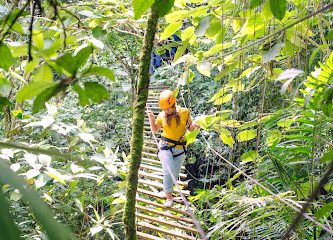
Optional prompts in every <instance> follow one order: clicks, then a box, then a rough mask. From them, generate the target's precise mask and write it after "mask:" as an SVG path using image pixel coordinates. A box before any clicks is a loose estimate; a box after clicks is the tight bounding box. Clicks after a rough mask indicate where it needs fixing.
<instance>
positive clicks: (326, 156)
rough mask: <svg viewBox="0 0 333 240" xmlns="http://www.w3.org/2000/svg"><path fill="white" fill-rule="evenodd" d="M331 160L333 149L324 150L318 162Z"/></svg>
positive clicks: (332, 159)
mask: <svg viewBox="0 0 333 240" xmlns="http://www.w3.org/2000/svg"><path fill="white" fill-rule="evenodd" d="M328 161H333V150H331V151H328V152H326V153H325V154H324V155H323V156H322V157H321V158H320V162H322V163H323V162H328Z"/></svg>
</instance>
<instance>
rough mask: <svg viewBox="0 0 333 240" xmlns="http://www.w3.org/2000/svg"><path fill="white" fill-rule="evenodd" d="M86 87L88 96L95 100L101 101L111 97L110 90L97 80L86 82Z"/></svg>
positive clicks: (96, 101)
mask: <svg viewBox="0 0 333 240" xmlns="http://www.w3.org/2000/svg"><path fill="white" fill-rule="evenodd" d="M84 88H85V91H86V94H87V97H88V98H90V99H91V100H92V101H93V102H95V103H99V102H101V101H102V100H104V99H107V98H108V97H109V92H108V90H106V89H105V87H103V86H102V85H101V84H99V83H97V82H85V83H84Z"/></svg>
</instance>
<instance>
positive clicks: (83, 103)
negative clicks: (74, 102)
mask: <svg viewBox="0 0 333 240" xmlns="http://www.w3.org/2000/svg"><path fill="white" fill-rule="evenodd" d="M73 89H74V91H75V92H77V93H78V94H79V103H80V105H81V106H86V105H88V104H89V99H88V97H87V94H86V91H85V90H84V89H83V88H81V87H80V85H79V84H78V83H75V85H74V87H73Z"/></svg>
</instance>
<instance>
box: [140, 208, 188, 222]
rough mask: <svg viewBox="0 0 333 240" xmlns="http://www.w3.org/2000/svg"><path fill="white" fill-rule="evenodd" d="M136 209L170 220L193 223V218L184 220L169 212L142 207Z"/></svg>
mask: <svg viewBox="0 0 333 240" xmlns="http://www.w3.org/2000/svg"><path fill="white" fill-rule="evenodd" d="M136 208H137V209H139V210H141V211H142V212H149V213H153V214H157V215H162V216H164V217H168V218H172V219H175V220H177V221H182V222H187V223H193V220H192V219H191V218H184V217H180V216H177V215H174V214H171V213H168V212H165V211H164V212H162V211H157V210H154V209H151V208H147V207H143V206H140V205H136Z"/></svg>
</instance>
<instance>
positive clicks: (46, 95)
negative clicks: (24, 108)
mask: <svg viewBox="0 0 333 240" xmlns="http://www.w3.org/2000/svg"><path fill="white" fill-rule="evenodd" d="M61 90H62V87H61V85H60V84H59V83H58V84H54V83H52V84H51V86H50V87H48V88H46V89H45V90H44V91H43V92H41V93H40V94H39V95H37V97H36V99H35V101H34V104H33V106H32V112H33V113H37V112H38V111H39V110H40V109H42V108H44V107H45V102H47V101H48V100H50V99H51V97H53V96H54V95H56V94H57V93H58V92H60V91H61Z"/></svg>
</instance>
